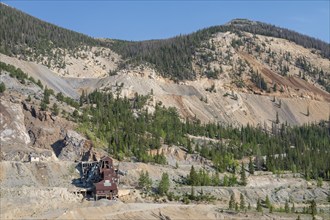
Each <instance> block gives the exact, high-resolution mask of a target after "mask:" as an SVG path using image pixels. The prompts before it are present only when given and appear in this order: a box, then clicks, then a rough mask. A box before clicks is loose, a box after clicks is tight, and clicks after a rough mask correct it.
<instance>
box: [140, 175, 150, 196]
mask: <svg viewBox="0 0 330 220" xmlns="http://www.w3.org/2000/svg"><path fill="white" fill-rule="evenodd" d="M138 184H139V187H140V188H141V189H143V190H144V191H146V192H149V190H150V188H151V186H152V180H151V178H150V177H149V172H148V171H146V172H143V171H142V172H141V173H140V176H139V181H138Z"/></svg>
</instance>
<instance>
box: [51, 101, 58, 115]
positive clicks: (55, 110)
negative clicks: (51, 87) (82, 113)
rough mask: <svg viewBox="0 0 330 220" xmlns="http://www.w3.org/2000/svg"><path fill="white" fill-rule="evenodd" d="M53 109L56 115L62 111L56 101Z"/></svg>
mask: <svg viewBox="0 0 330 220" xmlns="http://www.w3.org/2000/svg"><path fill="white" fill-rule="evenodd" d="M52 111H53V114H54V115H58V114H59V112H60V110H59V108H58V106H57V104H56V103H55V102H54V104H53V107H52Z"/></svg>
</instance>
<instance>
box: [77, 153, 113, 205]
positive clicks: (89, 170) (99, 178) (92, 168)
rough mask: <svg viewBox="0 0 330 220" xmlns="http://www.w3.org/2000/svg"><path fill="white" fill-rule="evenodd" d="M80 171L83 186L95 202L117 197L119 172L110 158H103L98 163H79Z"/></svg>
mask: <svg viewBox="0 0 330 220" xmlns="http://www.w3.org/2000/svg"><path fill="white" fill-rule="evenodd" d="M81 171H82V177H81V180H82V182H83V185H84V187H86V188H88V191H92V193H93V197H94V199H95V200H97V199H99V198H102V197H103V198H107V199H116V198H117V197H118V184H119V175H118V172H119V171H118V167H115V166H114V164H113V160H112V159H111V158H110V157H108V156H104V157H102V158H101V159H100V161H93V162H81Z"/></svg>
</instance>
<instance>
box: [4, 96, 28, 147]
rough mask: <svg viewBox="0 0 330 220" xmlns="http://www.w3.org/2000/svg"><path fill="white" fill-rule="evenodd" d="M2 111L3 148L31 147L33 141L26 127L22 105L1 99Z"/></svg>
mask: <svg viewBox="0 0 330 220" xmlns="http://www.w3.org/2000/svg"><path fill="white" fill-rule="evenodd" d="M0 110H1V111H0V118H1V121H0V142H1V147H9V146H14V145H24V146H27V145H29V144H30V142H31V140H30V137H29V134H28V133H27V131H26V128H25V125H24V114H23V108H22V105H21V104H20V103H13V102H10V101H9V100H4V99H1V103H0Z"/></svg>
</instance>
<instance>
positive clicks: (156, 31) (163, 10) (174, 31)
mask: <svg viewBox="0 0 330 220" xmlns="http://www.w3.org/2000/svg"><path fill="white" fill-rule="evenodd" d="M2 2H4V3H6V4H8V5H10V6H12V7H14V8H17V9H19V10H21V11H23V12H26V13H28V14H30V15H32V16H35V17H37V18H39V19H41V20H44V21H47V22H50V23H52V24H56V25H58V26H61V27H64V28H68V29H70V30H74V31H77V32H81V33H84V34H87V35H89V36H92V37H97V38H112V39H122V40H134V41H138V40H149V39H164V38H168V37H173V36H177V35H179V34H188V33H191V32H194V31H197V30H198V29H201V28H205V27H209V26H213V25H221V24H225V23H227V22H229V21H230V20H232V19H235V18H247V19H250V20H256V21H262V22H266V23H270V24H274V25H276V26H280V27H284V28H288V29H291V30H294V31H297V32H299V33H302V34H306V35H309V36H312V37H315V38H318V39H321V40H323V41H326V42H328V43H330V30H329V29H330V15H329V13H330V3H329V2H330V1H329V0H323V1H315V0H311V1H308V0H302V1H298V0H289V1H284V0H276V1H269V0H256V1H248V0H242V1H238V0H231V1H229V0H228V1H227V0H222V1H221V0H220V1H215V0H213V1H205V0H204V1H196V0H195V1H189V0H181V1H175V0H162V1H160V0H158V1H151V0H149V1H134V0H131V1H114V0H102V1H89V0H84V1H78V0H71V1H68V0H57V1H54V0H44V1H43V0H15V1H13V0H11V1H8V0H7V1H6V0H4V1H2Z"/></svg>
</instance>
